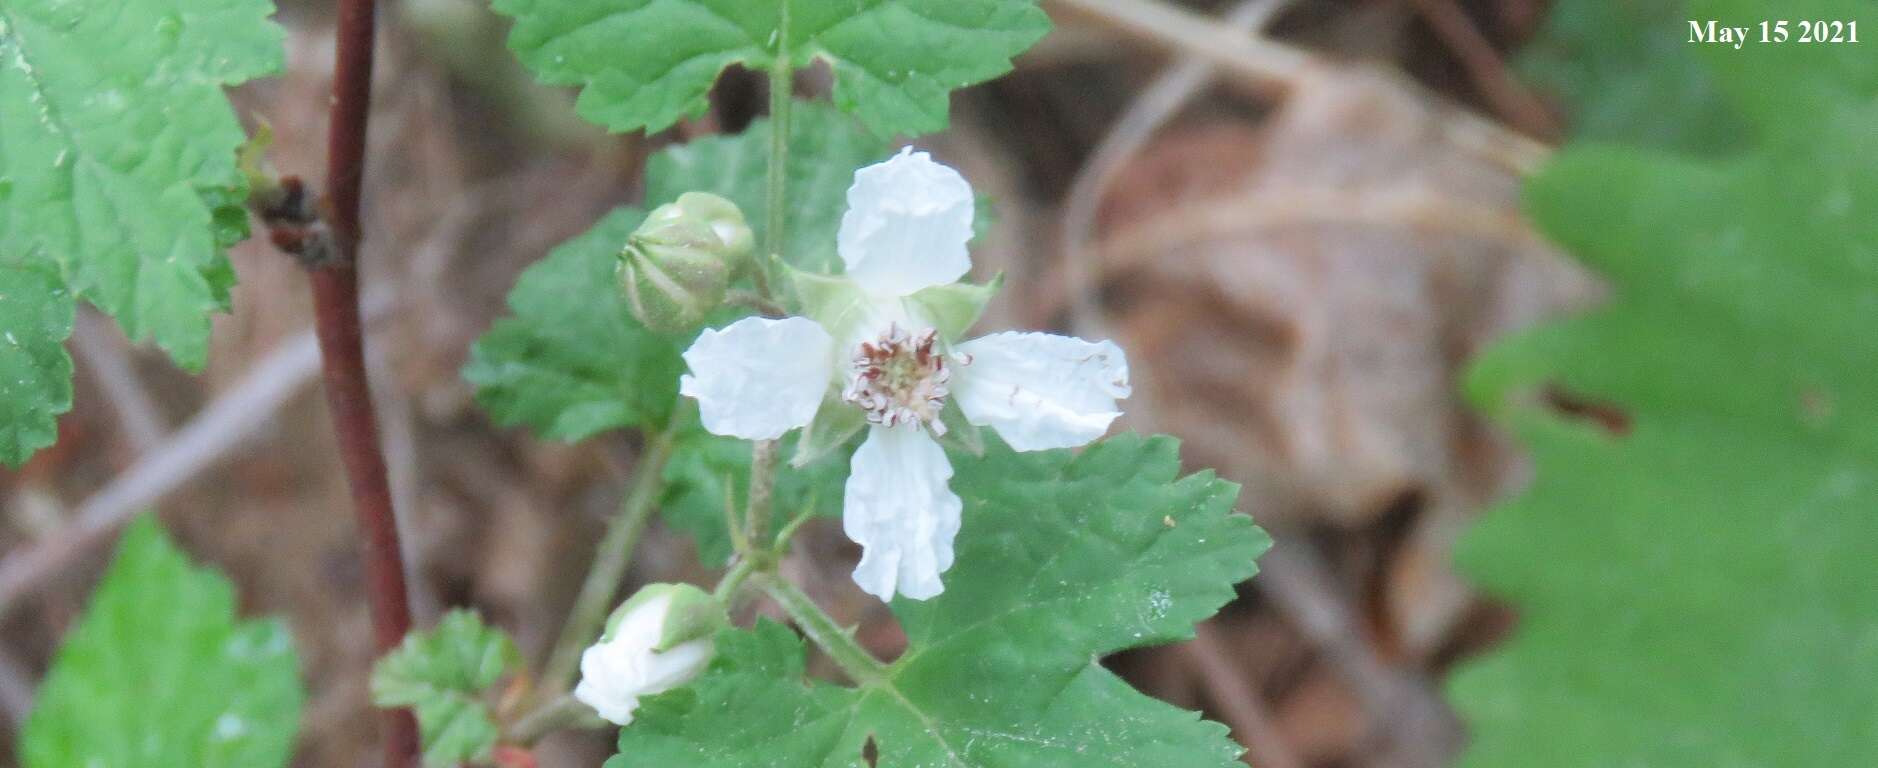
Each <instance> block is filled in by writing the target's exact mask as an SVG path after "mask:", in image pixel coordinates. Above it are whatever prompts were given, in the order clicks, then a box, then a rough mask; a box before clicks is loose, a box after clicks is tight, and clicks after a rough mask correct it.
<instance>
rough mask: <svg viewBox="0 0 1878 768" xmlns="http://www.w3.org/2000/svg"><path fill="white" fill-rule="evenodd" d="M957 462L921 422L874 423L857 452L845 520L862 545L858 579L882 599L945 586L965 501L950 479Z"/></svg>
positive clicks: (919, 595) (919, 596)
mask: <svg viewBox="0 0 1878 768" xmlns="http://www.w3.org/2000/svg"><path fill="white" fill-rule="evenodd" d="M951 478H952V462H951V461H950V460H949V459H947V458H946V453H945V451H944V450H942V449H940V447H939V444H938V443H937V442H934V441H933V439H932V438H931V437H929V436H928V435H927V434H926V431H925V430H923V429H921V428H920V427H918V426H911V425H901V426H897V427H881V426H876V427H871V428H869V431H868V434H867V441H866V442H863V443H861V447H860V448H859V449H857V450H856V451H855V452H854V461H853V463H852V465H851V471H850V473H849V475H848V488H847V494H846V497H845V499H844V502H845V504H844V506H845V509H844V510H843V512H842V518H841V527H842V530H843V531H846V532H847V534H848V538H850V539H853V540H854V542H855V543H856V544H860V545H861V564H860V565H858V566H856V567H855V569H854V581H855V583H857V584H860V585H861V589H864V590H866V591H867V593H868V594H870V595H873V596H875V597H878V598H880V599H881V600H892V599H893V593H894V591H895V590H896V589H897V590H898V591H899V593H900V594H902V595H906V596H907V597H910V598H913V599H914V600H925V599H927V598H930V597H933V596H934V595H937V594H939V593H940V592H943V591H945V585H944V584H941V583H940V581H939V574H941V573H944V572H945V571H946V569H948V568H951V567H952V537H954V536H957V535H958V532H959V511H960V510H961V509H962V508H963V507H964V503H963V502H961V501H959V497H958V494H955V493H953V492H952V489H951V488H949V487H947V486H946V481H948V480H950V479H951Z"/></svg>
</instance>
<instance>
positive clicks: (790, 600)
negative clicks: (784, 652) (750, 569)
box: [757, 574, 887, 686]
mask: <svg viewBox="0 0 1878 768" xmlns="http://www.w3.org/2000/svg"><path fill="white" fill-rule="evenodd" d="M757 579H758V582H757V583H758V584H760V585H762V587H763V591H764V592H766V593H768V594H769V596H770V599H772V600H775V601H776V604H777V605H780V606H782V609H783V612H784V613H787V614H789V618H791V619H794V620H795V622H796V626H797V627H800V628H801V629H802V634H804V635H807V636H808V638H809V641H810V642H813V643H815V645H816V646H817V647H819V648H821V649H822V652H823V653H826V654H828V658H830V659H832V660H833V661H834V662H835V666H837V667H840V668H841V671H842V672H845V673H847V675H848V677H849V678H852V679H853V680H854V682H855V684H857V685H863V686H865V685H871V684H874V683H877V682H879V681H880V680H881V679H883V678H884V677H885V675H886V673H887V666H886V665H885V664H882V663H880V660H879V659H876V658H874V655H873V654H871V653H868V652H867V649H866V648H862V647H861V645H860V644H859V643H856V642H854V636H853V635H851V634H849V633H848V631H847V630H845V629H842V628H841V627H840V626H839V625H837V624H835V620H834V619H833V618H831V617H830V616H829V615H828V614H827V613H826V612H824V611H823V610H822V608H821V606H819V605H816V604H815V601H814V600H811V599H809V596H808V595H805V594H803V593H802V590H801V589H798V588H797V587H796V585H795V584H792V583H790V582H789V581H788V580H787V579H782V578H777V577H775V576H771V575H768V574H764V575H762V576H758V577H757Z"/></svg>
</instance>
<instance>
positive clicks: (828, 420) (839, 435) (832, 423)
mask: <svg viewBox="0 0 1878 768" xmlns="http://www.w3.org/2000/svg"><path fill="white" fill-rule="evenodd" d="M866 426H867V417H866V415H864V414H863V413H862V412H861V409H859V408H856V407H854V406H851V405H849V404H847V403H844V402H841V400H840V397H839V395H837V394H836V393H835V392H834V391H833V390H830V392H829V394H828V396H827V397H826V398H824V399H823V400H822V407H821V408H818V409H816V411H815V419H814V420H813V421H810V422H809V425H808V426H807V427H804V428H803V429H802V433H801V434H800V435H798V436H797V437H796V449H795V454H794V455H792V456H790V457H789V466H792V467H795V468H797V469H800V468H802V467H806V466H808V465H810V464H812V463H814V462H815V461H816V460H818V459H820V458H821V457H823V456H827V455H828V454H829V453H832V452H834V451H836V450H838V449H840V448H841V447H842V446H844V445H847V444H848V441H850V440H853V439H854V436H855V435H857V434H860V432H861V429H862V428H864V427H866Z"/></svg>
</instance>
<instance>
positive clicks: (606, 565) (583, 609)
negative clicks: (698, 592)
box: [540, 414, 679, 696]
mask: <svg viewBox="0 0 1878 768" xmlns="http://www.w3.org/2000/svg"><path fill="white" fill-rule="evenodd" d="M678 422H679V418H678V416H677V415H676V414H674V415H673V416H672V423H671V426H668V427H666V429H665V431H663V432H661V433H659V435H658V436H657V437H655V438H653V439H652V442H651V443H650V444H649V445H647V447H646V452H645V455H644V456H641V457H640V458H639V466H638V467H636V468H635V469H634V471H633V478H632V486H631V489H630V490H628V491H627V493H626V501H625V502H624V503H622V504H621V505H620V510H619V514H618V515H616V516H614V518H613V522H612V523H611V524H609V525H608V526H607V529H606V536H605V537H604V538H602V539H600V546H599V548H598V549H597V550H596V551H595V553H594V558H593V566H592V567H591V568H589V569H588V571H587V579H586V581H584V582H582V583H581V585H580V595H579V596H577V597H575V598H574V608H573V610H572V611H570V612H569V613H568V615H567V623H566V624H564V625H562V627H561V634H560V636H559V637H557V638H556V639H555V645H554V651H553V653H551V654H549V655H548V664H547V667H546V668H545V671H543V672H542V675H541V687H540V690H541V691H543V692H545V694H546V695H551V696H552V695H559V694H561V693H565V692H566V691H567V690H568V689H569V686H572V685H573V683H574V673H575V672H576V671H577V670H578V669H579V667H580V652H581V651H582V650H583V649H585V648H586V647H587V646H588V645H589V644H590V643H592V642H593V640H594V638H596V637H599V635H600V625H602V624H604V623H606V617H607V614H609V613H611V612H612V610H613V597H614V593H615V592H616V591H618V589H619V583H620V579H621V578H623V577H624V576H625V575H626V567H627V566H629V565H631V564H632V559H633V550H635V549H637V548H638V545H639V536H640V535H641V534H643V533H645V529H646V521H647V520H648V519H650V518H651V516H652V510H653V508H655V507H656V506H658V503H657V502H658V499H659V493H660V491H662V490H663V489H664V486H665V462H666V461H667V460H668V459H670V458H671V457H672V441H673V437H674V435H675V433H676V432H677V429H678V427H677V425H678Z"/></svg>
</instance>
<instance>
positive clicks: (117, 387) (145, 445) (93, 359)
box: [72, 311, 168, 455]
mask: <svg viewBox="0 0 1878 768" xmlns="http://www.w3.org/2000/svg"><path fill="white" fill-rule="evenodd" d="M105 325H106V323H105V321H104V319H103V318H101V317H99V316H98V315H96V314H94V313H92V312H89V311H87V312H80V313H78V324H77V326H76V327H74V328H73V329H72V330H73V332H72V347H73V349H75V350H77V351H78V357H79V359H81V360H84V361H85V365H86V366H87V367H89V368H90V369H91V373H92V376H93V377H94V378H96V379H97V381H98V388H99V389H101V390H103V392H104V396H105V400H106V401H107V402H109V403H110V404H111V410H113V411H115V412H116V413H117V420H118V421H119V422H120V423H121V424H123V426H124V434H125V436H127V437H129V438H130V444H131V446H132V447H134V448H136V449H137V453H138V454H139V455H141V454H145V453H148V452H150V449H152V448H155V447H156V445H157V443H160V442H162V440H163V433H164V432H166V431H168V429H167V428H165V427H164V426H163V416H162V413H163V412H162V411H161V410H159V409H158V408H157V406H156V401H155V400H153V399H151V397H150V392H149V390H146V389H145V388H144V386H143V382H142V381H140V380H138V378H137V370H136V368H134V367H133V366H132V365H131V361H130V357H129V356H128V355H126V354H125V351H126V350H125V348H124V344H123V342H122V341H121V340H119V339H117V338H113V336H112V332H111V330H110V329H108V328H106V327H105Z"/></svg>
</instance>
